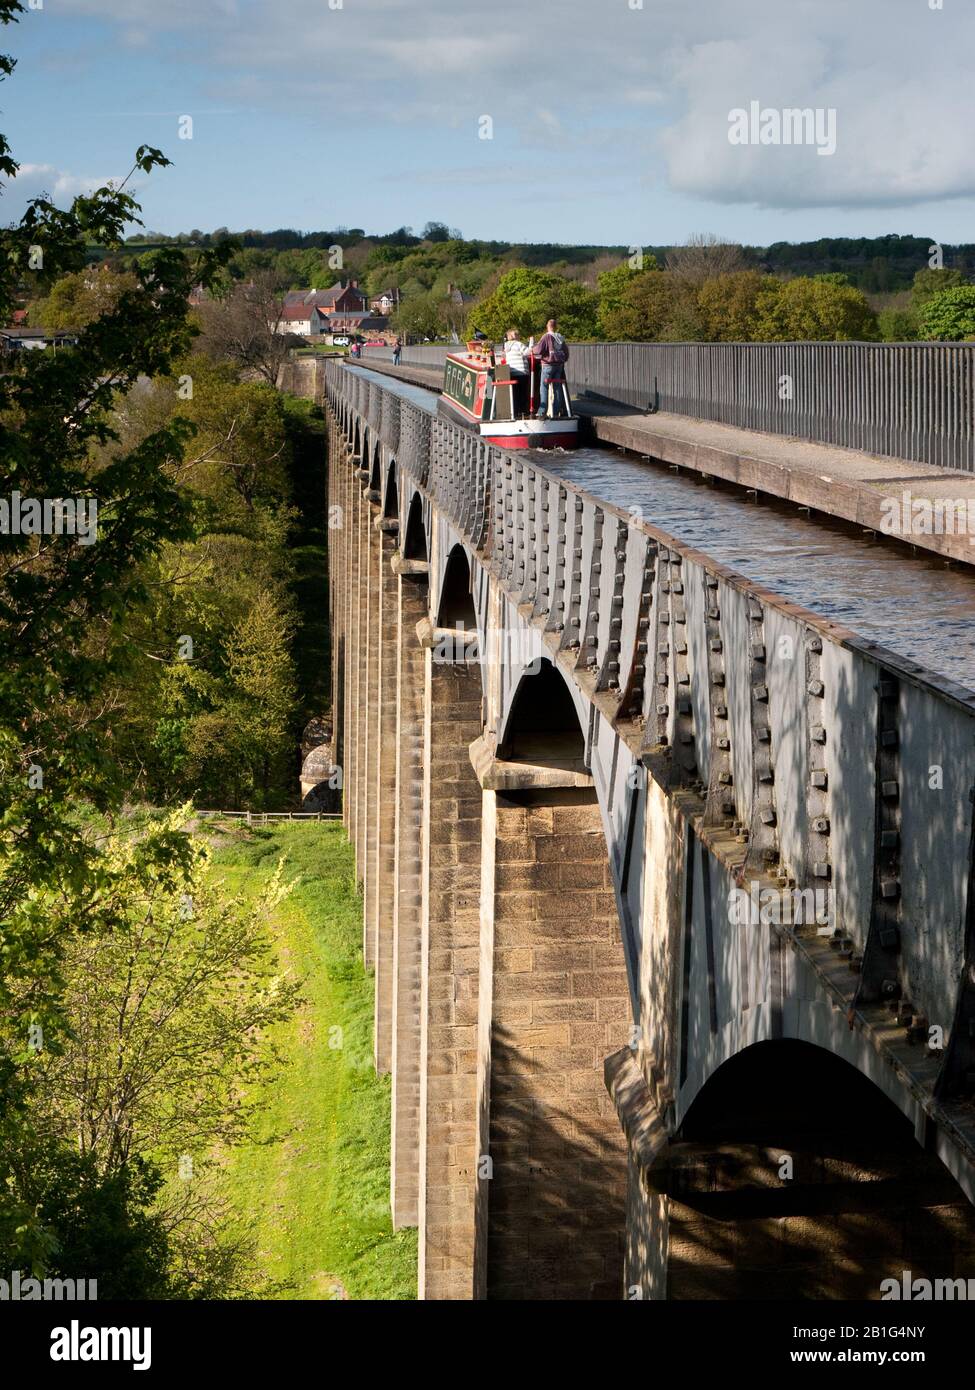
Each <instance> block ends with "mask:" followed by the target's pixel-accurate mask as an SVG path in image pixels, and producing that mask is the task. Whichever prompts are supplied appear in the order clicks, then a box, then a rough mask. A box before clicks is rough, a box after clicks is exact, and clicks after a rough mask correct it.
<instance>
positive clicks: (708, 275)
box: [665, 232, 747, 285]
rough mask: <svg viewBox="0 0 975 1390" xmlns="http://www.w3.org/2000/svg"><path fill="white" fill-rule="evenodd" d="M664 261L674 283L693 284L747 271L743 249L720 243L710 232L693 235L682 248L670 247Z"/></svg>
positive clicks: (731, 244) (718, 238) (727, 243)
mask: <svg viewBox="0 0 975 1390" xmlns="http://www.w3.org/2000/svg"><path fill="white" fill-rule="evenodd" d="M665 259H666V266H667V269H668V270H669V271H671V272H672V273H673V275H674V276H675V277H676V278H677V279H678V280H686V281H689V282H690V283H691V284H693V285H703V284H704V282H705V281H706V280H712V279H714V277H715V276H717V275H731V274H734V273H735V272H737V271H740V270H746V269H747V261H746V260H745V253H744V250H743V248H742V247H741V246H739V245H738V244H737V242H730V241H722V240H721V238H720V237H718V236H715V234H714V233H713V232H695V233H694V235H693V236H690V237H688V239H687V241H686V242H685V243H684V245H683V246H672V247H671V248H670V249H669V250H668V252H667V255H666V258H665Z"/></svg>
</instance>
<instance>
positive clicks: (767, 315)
mask: <svg viewBox="0 0 975 1390" xmlns="http://www.w3.org/2000/svg"><path fill="white" fill-rule="evenodd" d="M756 331H757V337H758V338H759V339H760V340H761V341H764V342H773V343H782V342H785V343H788V342H851V341H865V342H873V341H875V340H876V338H877V317H876V315H875V314H874V312H873V310H872V309H871V307H870V305H869V304H868V303H867V300H866V298H865V296H864V295H863V294H861V292H860V291H859V290H856V289H853V288H852V286H849V285H837V284H834V283H832V282H831V281H830V280H829V279H822V278H819V277H812V278H810V277H807V276H799V277H798V278H796V279H795V280H786V281H785V282H784V283H783V284H782V286H781V288H780V289H779V291H778V293H777V294H776V295H774V296H769V297H768V298H767V299H765V300H763V303H762V312H761V314H760V316H759V319H758V324H757V330H756Z"/></svg>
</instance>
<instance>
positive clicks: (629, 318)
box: [600, 270, 687, 342]
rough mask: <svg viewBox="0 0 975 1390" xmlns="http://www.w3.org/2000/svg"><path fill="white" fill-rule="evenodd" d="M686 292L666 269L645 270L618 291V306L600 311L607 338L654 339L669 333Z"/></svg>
mask: <svg viewBox="0 0 975 1390" xmlns="http://www.w3.org/2000/svg"><path fill="white" fill-rule="evenodd" d="M682 297H684V298H686V297H687V294H686V291H685V289H684V287H682V286H681V285H680V284H679V283H678V282H677V281H676V280H675V278H674V277H673V276H672V275H671V274H670V273H669V272H668V271H665V270H644V271H640V272H639V273H638V274H636V275H634V276H632V278H630V279H629V280H628V281H627V283H626V284H625V285H624V287H623V288H622V289H621V290H620V291H619V293H618V298H617V307H616V308H612V309H604V310H602V311H601V315H600V321H601V327H602V330H603V332H604V334H605V335H606V337H608V338H611V339H614V340H616V341H618V342H653V341H655V340H657V339H663V338H665V337H667V336H668V329H669V327H670V325H672V324H674V323H675V322H676V321H677V319H678V316H679V312H680V305H681V300H682Z"/></svg>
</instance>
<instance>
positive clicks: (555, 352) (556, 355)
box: [534, 319, 569, 420]
mask: <svg viewBox="0 0 975 1390" xmlns="http://www.w3.org/2000/svg"><path fill="white" fill-rule="evenodd" d="M534 353H535V356H536V357H537V358H538V360H539V361H540V362H541V364H542V388H541V392H540V393H539V402H538V416H537V418H538V419H539V420H541V419H543V418H544V417H545V416H546V415H547V414H548V392H549V387H550V386H551V388H552V391H553V397H552V414H553V415H555V416H561V415H562V413H563V410H562V407H563V391H562V388H563V386H564V384H565V364H566V362H568V360H569V344H568V343H567V342H566V341H565V339H564V338H563V337H562V334H561V333H560V332H559V325H558V323H557V322H556V321H555V319H549V321H548V323H547V324H546V325H545V333H544V335H543V336H542V337H541V338H540V339H539V341H538V342H537V343H536V344H535V346H534Z"/></svg>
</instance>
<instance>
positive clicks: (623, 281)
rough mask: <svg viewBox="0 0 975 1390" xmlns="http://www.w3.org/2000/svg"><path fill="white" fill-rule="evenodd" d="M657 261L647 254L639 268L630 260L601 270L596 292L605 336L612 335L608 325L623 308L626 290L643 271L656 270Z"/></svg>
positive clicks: (600, 325)
mask: <svg viewBox="0 0 975 1390" xmlns="http://www.w3.org/2000/svg"><path fill="white" fill-rule="evenodd" d="M656 266H657V262H656V260H655V258H654V257H653V256H646V257H645V258H644V263H643V265H642V266H641V267H640V269H639V270H638V269H637V268H636V267H635V266H631V265H630V264H629V262H628V261H624V262H623V264H622V265H615V266H613V267H612V268H611V269H610V270H604V271H601V272H600V274H599V275H598V276H597V279H596V286H597V289H596V292H597V294H598V296H599V331H600V333H601V334H602V336H603V337H610V336H612V335H611V334H610V332H609V328H608V325H610V324H611V323H612V322H613V319H612V316H613V315H614V314H617V313H618V312H619V311H620V309H622V308H623V305H624V303H625V299H626V292H627V290H628V289H629V288H630V286H631V285H632V284H633V281H634V280H635V279H636V277H637V276H638V275H640V274H641V273H642V272H643V271H647V270H655V269H656Z"/></svg>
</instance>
